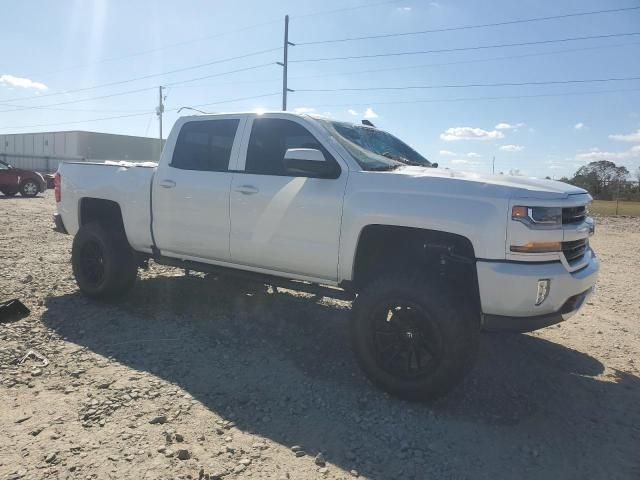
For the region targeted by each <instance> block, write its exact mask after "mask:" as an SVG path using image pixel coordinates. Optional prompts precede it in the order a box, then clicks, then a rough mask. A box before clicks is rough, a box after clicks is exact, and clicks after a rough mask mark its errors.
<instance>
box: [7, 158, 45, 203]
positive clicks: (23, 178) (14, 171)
mask: <svg viewBox="0 0 640 480" xmlns="http://www.w3.org/2000/svg"><path fill="white" fill-rule="evenodd" d="M46 189H47V181H46V180H45V179H44V177H43V176H42V175H41V174H40V173H38V172H32V171H31V170H23V169H21V168H14V167H12V166H11V165H9V164H8V163H5V162H3V161H1V160H0V192H2V193H3V194H4V195H6V196H8V197H12V196H13V195H15V194H16V193H18V192H20V195H22V196H23V197H35V196H36V195H37V194H38V193H40V192H44V191H45V190H46Z"/></svg>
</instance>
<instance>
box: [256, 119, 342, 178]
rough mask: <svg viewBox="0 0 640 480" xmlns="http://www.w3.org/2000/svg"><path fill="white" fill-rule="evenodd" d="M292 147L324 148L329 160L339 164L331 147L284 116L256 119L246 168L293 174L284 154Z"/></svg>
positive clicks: (278, 173)
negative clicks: (328, 148)
mask: <svg viewBox="0 0 640 480" xmlns="http://www.w3.org/2000/svg"><path fill="white" fill-rule="evenodd" d="M289 148H315V149H318V150H321V151H322V153H323V154H324V157H325V158H326V159H327V161H328V162H332V163H334V164H336V167H337V163H336V161H335V160H334V159H333V157H332V156H331V154H330V153H329V152H328V151H327V149H326V148H324V147H323V146H322V145H321V144H320V142H318V140H316V138H315V137H314V136H313V135H312V134H311V133H310V132H309V131H308V130H307V129H306V128H304V127H303V126H302V125H300V124H298V123H296V122H292V121H291V120H284V119H280V118H256V119H255V120H254V121H253V128H252V129H251V137H250V138H249V146H248V148H247V162H246V164H245V168H244V171H245V172H246V173H254V174H259V175H280V176H287V175H289V174H288V173H286V172H285V169H284V163H283V160H284V154H285V152H286V151H287V150H288V149H289Z"/></svg>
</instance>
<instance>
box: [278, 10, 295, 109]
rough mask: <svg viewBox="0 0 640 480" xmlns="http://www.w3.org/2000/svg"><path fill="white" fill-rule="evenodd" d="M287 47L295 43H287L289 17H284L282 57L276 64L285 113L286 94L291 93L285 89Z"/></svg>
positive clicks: (288, 89)
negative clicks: (279, 76)
mask: <svg viewBox="0 0 640 480" xmlns="http://www.w3.org/2000/svg"><path fill="white" fill-rule="evenodd" d="M289 46H291V47H293V46H295V43H291V42H290V41H289V15H285V16H284V57H283V59H282V62H277V63H278V65H280V66H281V67H282V111H284V112H286V111H287V93H288V92H293V90H291V89H290V88H288V87H287V70H288V67H289Z"/></svg>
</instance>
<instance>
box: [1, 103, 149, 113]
mask: <svg viewBox="0 0 640 480" xmlns="http://www.w3.org/2000/svg"><path fill="white" fill-rule="evenodd" d="M0 105H1V106H3V107H15V108H16V109H17V110H23V109H24V110H26V109H38V110H54V111H57V112H93V113H137V112H141V110H124V109H112V110H105V109H102V108H101V109H96V108H54V107H46V106H30V107H25V106H24V105H15V104H11V103H0ZM4 111H8V112H11V111H13V110H0V113H1V112H4Z"/></svg>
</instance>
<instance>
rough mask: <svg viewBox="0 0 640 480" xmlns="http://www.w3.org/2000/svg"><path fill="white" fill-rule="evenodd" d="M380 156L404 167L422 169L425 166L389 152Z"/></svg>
mask: <svg viewBox="0 0 640 480" xmlns="http://www.w3.org/2000/svg"><path fill="white" fill-rule="evenodd" d="M382 156H383V157H387V158H390V159H391V160H395V161H396V162H401V163H404V164H405V165H412V166H415V167H424V166H425V165H422V164H421V163H418V162H414V161H412V160H409V159H408V158H405V157H403V156H402V155H396V154H394V153H391V152H383V153H382Z"/></svg>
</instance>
